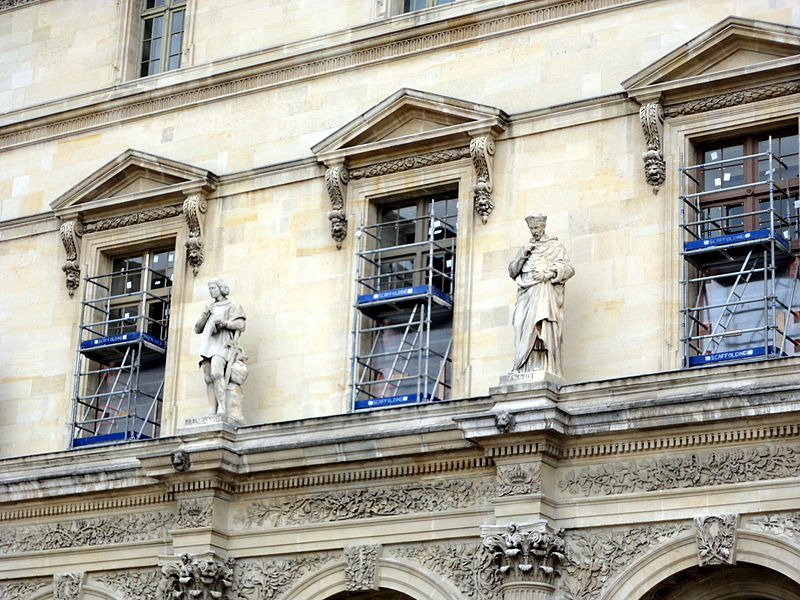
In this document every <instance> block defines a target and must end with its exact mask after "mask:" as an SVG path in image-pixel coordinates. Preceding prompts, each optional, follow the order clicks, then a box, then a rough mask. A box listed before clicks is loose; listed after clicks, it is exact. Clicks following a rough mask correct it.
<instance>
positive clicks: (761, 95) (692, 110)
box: [666, 79, 800, 117]
mask: <svg viewBox="0 0 800 600" xmlns="http://www.w3.org/2000/svg"><path fill="white" fill-rule="evenodd" d="M797 93H800V79H796V80H794V81H786V82H784V83H773V84H770V85H762V86H758V87H753V88H750V89H747V90H741V91H738V92H730V93H727V94H717V95H716V96H708V97H706V98H699V99H697V100H690V101H688V102H684V103H682V104H677V105H675V106H670V107H668V108H667V109H666V116H667V117H677V116H679V115H693V114H697V113H703V112H708V111H709V110H716V109H718V108H727V107H729V106H738V105H739V104H748V103H750V102H758V101H760V100H769V99H770V98H780V97H782V96H788V95H789V94H797Z"/></svg>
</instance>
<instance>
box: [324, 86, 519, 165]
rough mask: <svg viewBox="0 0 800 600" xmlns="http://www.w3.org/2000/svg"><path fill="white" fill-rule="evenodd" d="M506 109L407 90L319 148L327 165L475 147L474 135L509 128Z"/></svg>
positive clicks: (392, 96)
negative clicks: (414, 150) (376, 155)
mask: <svg viewBox="0 0 800 600" xmlns="http://www.w3.org/2000/svg"><path fill="white" fill-rule="evenodd" d="M507 118H508V117H507V115H506V114H505V113H504V112H503V111H502V110H500V109H498V108H495V107H492V106H485V105H482V104H476V103H474V102H468V101H465V100H460V99H457V98H451V97H448V96H442V95H439V94H433V93H430V92H422V91H419V90H412V89H407V88H404V89H401V90H398V91H397V92H395V93H394V94H392V95H391V96H389V97H388V98H386V99H385V100H383V101H382V102H380V103H378V104H377V105H375V106H374V107H372V108H371V109H369V110H368V111H366V112H365V113H363V114H361V115H359V116H358V117H356V118H355V119H353V120H351V121H350V122H349V123H347V124H345V125H344V126H342V127H340V128H339V129H338V130H336V131H335V132H334V133H332V134H331V135H329V136H328V137H326V138H325V139H324V140H322V141H321V142H319V143H318V144H316V145H314V147H313V148H312V151H313V152H314V154H316V155H317V157H318V158H319V159H320V160H321V161H322V162H327V161H328V160H331V159H333V160H337V159H338V160H342V159H344V158H346V157H354V156H356V155H360V154H366V153H370V152H379V151H381V150H382V149H391V148H397V147H409V146H414V145H419V146H423V145H426V144H427V145H434V146H439V147H442V146H447V145H452V144H460V143H469V132H470V131H473V130H475V131H477V130H489V129H494V130H495V132H500V131H502V130H503V129H505V126H506V120H507Z"/></svg>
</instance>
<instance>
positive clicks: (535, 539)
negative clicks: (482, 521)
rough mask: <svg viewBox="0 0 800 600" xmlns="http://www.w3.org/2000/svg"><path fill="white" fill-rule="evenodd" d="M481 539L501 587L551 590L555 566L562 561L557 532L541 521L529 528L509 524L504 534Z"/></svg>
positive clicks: (560, 534)
mask: <svg viewBox="0 0 800 600" xmlns="http://www.w3.org/2000/svg"><path fill="white" fill-rule="evenodd" d="M487 529H488V528H487ZM481 537H483V547H484V548H485V549H486V550H487V551H488V553H489V554H491V556H492V563H493V564H494V567H495V568H496V569H497V571H498V573H500V580H501V581H502V582H503V583H516V582H534V583H540V584H545V585H547V586H553V585H554V584H555V581H556V578H557V577H560V576H561V572H560V570H559V566H560V564H561V561H562V560H563V558H564V538H563V532H562V530H561V529H553V528H551V527H550V526H548V525H547V524H546V523H545V522H544V521H542V522H539V523H536V524H534V525H530V526H520V525H517V524H516V523H509V524H508V525H507V526H506V528H505V531H502V532H497V533H484V534H482V536H481Z"/></svg>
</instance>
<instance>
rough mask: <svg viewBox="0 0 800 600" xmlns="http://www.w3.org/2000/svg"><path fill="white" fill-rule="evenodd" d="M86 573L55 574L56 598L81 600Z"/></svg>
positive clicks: (54, 588)
mask: <svg viewBox="0 0 800 600" xmlns="http://www.w3.org/2000/svg"><path fill="white" fill-rule="evenodd" d="M84 578H85V573H82V572H79V571H75V572H71V573H57V574H56V575H53V598H54V600H79V599H80V597H81V592H82V591H83V580H84Z"/></svg>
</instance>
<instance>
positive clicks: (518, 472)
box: [495, 462, 542, 496]
mask: <svg viewBox="0 0 800 600" xmlns="http://www.w3.org/2000/svg"><path fill="white" fill-rule="evenodd" d="M541 479H542V464H541V463H538V462H536V463H521V464H515V465H498V466H497V482H496V485H497V488H496V492H495V493H496V494H497V495H498V496H522V495H524V494H538V493H539V492H540V491H541V489H542V486H541Z"/></svg>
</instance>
